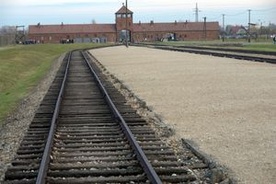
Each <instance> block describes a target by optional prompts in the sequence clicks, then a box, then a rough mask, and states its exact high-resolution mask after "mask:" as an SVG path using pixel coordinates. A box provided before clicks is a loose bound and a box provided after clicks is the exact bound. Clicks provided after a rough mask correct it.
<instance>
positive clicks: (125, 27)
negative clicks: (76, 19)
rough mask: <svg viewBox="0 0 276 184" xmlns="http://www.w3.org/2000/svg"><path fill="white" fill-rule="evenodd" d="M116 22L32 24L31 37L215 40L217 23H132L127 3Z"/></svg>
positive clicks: (50, 40) (39, 39)
mask: <svg viewBox="0 0 276 184" xmlns="http://www.w3.org/2000/svg"><path fill="white" fill-rule="evenodd" d="M115 20H116V22H115V24H96V23H95V24H63V23H61V24H59V25H41V24H37V25H30V26H29V33H28V38H29V39H31V40H35V41H37V42H40V43H60V42H61V41H64V40H65V41H68V40H71V41H72V40H73V41H74V42H121V41H124V40H125V38H126V34H127V35H128V36H127V37H128V39H129V41H131V42H142V41H162V40H167V39H168V40H170V39H171V40H180V41H183V40H215V39H218V37H219V24H218V22H187V21H186V22H177V21H175V22H171V23H155V22H153V21H151V22H149V23H141V22H139V23H133V12H132V11H130V10H129V9H127V8H126V7H125V6H124V5H123V6H122V7H121V8H120V9H119V10H118V11H117V12H116V13H115Z"/></svg>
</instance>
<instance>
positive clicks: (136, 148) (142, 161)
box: [82, 52, 162, 184]
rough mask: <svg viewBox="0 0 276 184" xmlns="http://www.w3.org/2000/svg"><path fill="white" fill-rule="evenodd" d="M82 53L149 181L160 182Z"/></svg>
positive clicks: (159, 183)
mask: <svg viewBox="0 0 276 184" xmlns="http://www.w3.org/2000/svg"><path fill="white" fill-rule="evenodd" d="M82 55H83V57H84V59H85V61H86V63H87V65H88V67H89V68H90V70H91V72H92V74H93V75H94V77H95V78H96V81H97V83H98V85H99V87H100V90H101V91H102V93H103V95H104V98H105V99H106V101H107V103H108V105H109V107H110V108H111V110H112V112H113V114H114V116H115V119H117V120H118V121H119V122H120V125H121V127H122V129H123V131H124V133H125V134H126V136H127V138H128V141H129V142H130V144H131V146H132V148H133V149H134V151H135V153H136V154H137V158H138V160H139V162H140V164H141V165H142V167H143V168H144V170H145V172H146V174H147V176H148V178H149V180H150V182H151V183H153V184H161V183H162V181H161V180H160V178H159V176H158V175H157V173H156V172H155V170H154V169H153V167H152V165H151V164H150V162H149V160H148V159H147V157H146V155H145V153H144V152H143V150H142V148H141V147H140V145H139V144H138V143H137V141H136V139H135V137H134V135H133V134H132V132H131V130H130V129H129V127H128V126H127V124H126V122H125V120H124V118H123V117H122V115H121V114H120V112H119V111H118V109H117V108H116V106H115V104H114V103H113V102H112V100H111V98H110V96H109V95H108V93H107V91H106V89H105V87H104V85H103V84H102V82H101V81H100V78H99V77H98V75H97V74H96V72H95V70H94V69H93V68H92V66H91V65H90V63H89V61H88V59H87V58H86V55H85V54H84V52H82Z"/></svg>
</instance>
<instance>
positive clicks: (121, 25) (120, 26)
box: [115, 4, 133, 42]
mask: <svg viewBox="0 0 276 184" xmlns="http://www.w3.org/2000/svg"><path fill="white" fill-rule="evenodd" d="M115 17H116V31H117V41H118V42H124V41H125V40H126V38H127V39H128V41H131V40H132V39H131V33H132V31H133V12H132V11H130V10H129V9H127V7H126V6H125V5H124V4H123V6H122V7H121V8H120V10H118V11H117V12H116V13H115Z"/></svg>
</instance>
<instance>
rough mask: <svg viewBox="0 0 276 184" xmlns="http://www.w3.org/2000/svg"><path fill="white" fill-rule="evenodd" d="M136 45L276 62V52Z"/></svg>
mask: <svg viewBox="0 0 276 184" xmlns="http://www.w3.org/2000/svg"><path fill="white" fill-rule="evenodd" d="M135 45H136V46H145V47H151V48H156V49H162V50H170V51H177V52H188V53H196V54H203V55H212V56H218V57H228V58H235V59H241V60H249V61H256V62H266V63H271V64H276V52H264V51H250V50H242V49H226V48H212V47H199V46H167V45H154V44H135Z"/></svg>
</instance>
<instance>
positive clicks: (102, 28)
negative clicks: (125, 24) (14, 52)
mask: <svg viewBox="0 0 276 184" xmlns="http://www.w3.org/2000/svg"><path fill="white" fill-rule="evenodd" d="M103 32H105V33H110V32H112V33H113V32H116V26H115V24H60V25H30V26H29V34H45V33H46V34H47V33H60V34H69V33H103Z"/></svg>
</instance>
